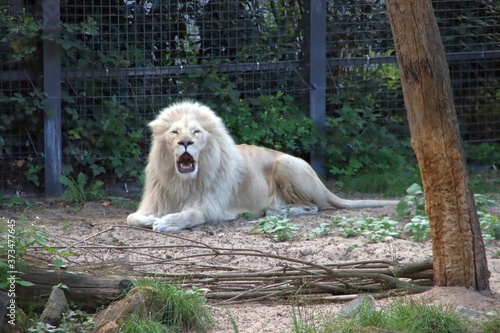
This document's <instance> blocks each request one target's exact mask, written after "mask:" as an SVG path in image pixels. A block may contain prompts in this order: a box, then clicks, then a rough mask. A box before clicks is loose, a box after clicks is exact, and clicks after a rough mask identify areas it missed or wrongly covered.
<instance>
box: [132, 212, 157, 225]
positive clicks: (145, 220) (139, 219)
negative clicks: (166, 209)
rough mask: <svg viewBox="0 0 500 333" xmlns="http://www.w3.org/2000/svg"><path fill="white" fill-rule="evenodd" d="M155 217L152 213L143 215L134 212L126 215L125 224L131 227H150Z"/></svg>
mask: <svg viewBox="0 0 500 333" xmlns="http://www.w3.org/2000/svg"><path fill="white" fill-rule="evenodd" d="M156 220H157V218H156V217H155V216H153V215H144V214H142V213H141V212H136V213H133V214H130V215H129V216H127V224H128V225H129V226H132V227H143V228H151V226H152V225H153V224H154V223H155V222H156Z"/></svg>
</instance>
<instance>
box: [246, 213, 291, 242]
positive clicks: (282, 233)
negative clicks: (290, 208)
mask: <svg viewBox="0 0 500 333" xmlns="http://www.w3.org/2000/svg"><path fill="white" fill-rule="evenodd" d="M252 223H257V226H256V227H254V228H253V229H252V232H256V231H257V232H259V233H261V234H264V235H268V236H270V237H271V240H273V241H274V242H285V241H287V240H290V239H292V238H293V237H294V236H295V234H294V231H295V230H298V229H299V228H298V227H297V226H296V225H294V224H292V223H290V219H289V218H288V217H287V216H286V215H273V216H266V217H263V218H260V219H259V220H257V221H255V222H252Z"/></svg>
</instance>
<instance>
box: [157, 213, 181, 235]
mask: <svg viewBox="0 0 500 333" xmlns="http://www.w3.org/2000/svg"><path fill="white" fill-rule="evenodd" d="M153 230H154V231H159V232H179V231H180V230H181V228H180V227H179V226H178V225H176V224H175V223H174V222H173V221H172V219H169V218H167V216H165V217H163V218H160V219H158V220H157V221H156V222H155V223H153Z"/></svg>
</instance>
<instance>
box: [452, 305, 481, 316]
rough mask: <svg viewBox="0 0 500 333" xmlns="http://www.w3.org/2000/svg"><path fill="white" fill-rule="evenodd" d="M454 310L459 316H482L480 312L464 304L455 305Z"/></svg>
mask: <svg viewBox="0 0 500 333" xmlns="http://www.w3.org/2000/svg"><path fill="white" fill-rule="evenodd" d="M455 312H456V313H457V314H458V315H459V316H460V317H466V318H474V319H475V318H479V317H481V316H482V313H481V312H478V311H476V310H472V309H469V308H467V307H465V306H457V308H456V309H455Z"/></svg>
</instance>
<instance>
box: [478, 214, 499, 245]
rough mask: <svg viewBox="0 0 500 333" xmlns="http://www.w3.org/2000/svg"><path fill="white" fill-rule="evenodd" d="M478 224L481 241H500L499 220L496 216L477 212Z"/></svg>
mask: <svg viewBox="0 0 500 333" xmlns="http://www.w3.org/2000/svg"><path fill="white" fill-rule="evenodd" d="M477 214H478V215H479V224H480V225H481V231H482V234H483V239H484V240H485V241H486V242H488V241H491V240H500V219H499V218H498V216H496V215H491V214H489V213H487V212H486V211H478V212H477Z"/></svg>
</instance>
